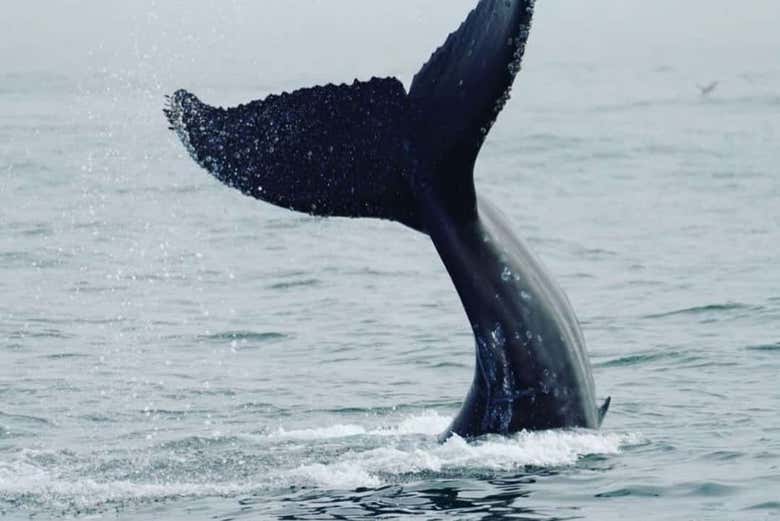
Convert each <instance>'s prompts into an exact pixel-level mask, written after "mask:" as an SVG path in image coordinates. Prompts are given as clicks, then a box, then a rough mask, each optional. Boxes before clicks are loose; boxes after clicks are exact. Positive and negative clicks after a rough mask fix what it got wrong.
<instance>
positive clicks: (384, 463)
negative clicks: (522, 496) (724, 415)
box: [287, 431, 641, 490]
mask: <svg viewBox="0 0 780 521" xmlns="http://www.w3.org/2000/svg"><path fill="white" fill-rule="evenodd" d="M640 442H641V439H640V437H639V436H637V435H629V434H615V433H598V432H589V431H547V432H523V433H520V434H517V435H515V436H512V437H497V436H495V437H488V438H486V439H484V440H482V441H479V442H474V443H469V442H467V441H466V440H464V439H463V438H460V437H458V436H454V437H452V438H450V439H449V440H448V441H447V442H446V443H443V444H430V445H415V444H412V445H411V446H402V445H398V446H385V447H378V448H375V449H371V450H367V451H363V452H353V451H350V452H348V453H346V454H345V455H344V456H342V457H341V458H339V459H337V460H336V461H333V462H329V463H316V464H306V465H301V466H299V467H297V468H295V469H293V470H291V471H289V472H287V476H288V477H289V478H290V480H291V481H293V482H296V483H298V484H299V485H301V484H304V485H308V486H312V487H317V488H326V489H333V490H343V489H354V488H361V487H364V488H376V487H380V486H385V485H388V484H390V483H392V482H395V481H397V480H398V479H397V478H399V477H403V476H404V475H407V476H408V475H415V474H425V473H435V474H439V473H448V474H449V473H458V474H473V473H475V472H476V473H479V472H503V471H517V470H521V469H525V468H527V467H536V468H550V467H565V466H571V465H574V464H576V463H577V462H578V461H579V460H580V459H581V458H583V457H585V456H593V455H602V456H608V455H617V454H620V452H621V450H622V449H623V448H624V447H626V446H630V445H636V444H638V443H640Z"/></svg>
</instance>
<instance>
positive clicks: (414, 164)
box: [165, 0, 609, 437]
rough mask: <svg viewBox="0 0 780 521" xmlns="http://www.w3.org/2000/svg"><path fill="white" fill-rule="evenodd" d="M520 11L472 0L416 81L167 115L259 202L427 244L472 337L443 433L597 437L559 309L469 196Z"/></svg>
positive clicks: (180, 99) (550, 284) (196, 149)
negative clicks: (397, 232) (463, 387)
mask: <svg viewBox="0 0 780 521" xmlns="http://www.w3.org/2000/svg"><path fill="white" fill-rule="evenodd" d="M532 15H533V0H482V1H480V2H478V4H477V6H476V8H475V9H474V10H473V11H472V12H471V13H470V14H469V16H468V18H467V19H466V21H465V22H464V23H463V24H462V25H461V26H460V28H459V29H458V30H457V31H456V32H454V33H452V34H451V35H450V36H449V37H448V38H447V41H446V42H445V44H444V45H443V46H442V47H440V48H439V49H438V50H436V52H435V53H434V54H433V56H432V57H431V59H430V60H429V61H428V62H427V63H426V64H425V65H424V66H423V67H422V69H421V70H420V71H419V72H418V73H417V75H416V76H415V78H414V80H413V82H412V85H411V88H410V90H409V92H408V93H407V92H405V90H404V87H403V85H402V84H401V82H400V81H398V80H397V79H395V78H385V79H378V78H373V79H371V80H370V81H366V82H359V81H355V82H354V83H353V84H351V85H326V86H321V87H313V88H307V89H301V90H298V91H295V92H293V93H284V94H281V95H278V96H276V95H273V96H269V97H267V98H265V99H264V100H258V101H253V102H251V103H247V104H245V105H240V106H238V107H234V108H228V109H223V108H216V107H211V106H209V105H206V104H204V103H203V102H201V101H200V100H199V99H198V98H196V97H195V96H194V95H193V94H190V93H189V92H186V91H183V90H180V91H178V92H176V93H175V94H173V96H172V97H170V98H169V99H168V106H167V107H166V108H165V114H166V116H167V117H168V120H169V122H170V124H171V128H172V130H174V131H175V132H176V133H177V134H178V135H179V137H180V138H181V140H182V142H183V143H184V145H185V146H186V147H187V150H188V151H189V152H190V154H191V155H192V157H193V158H194V159H195V161H196V162H197V163H198V164H200V165H201V166H202V167H203V168H205V169H206V170H208V171H209V172H211V173H212V174H213V175H214V176H215V177H217V178H218V179H219V180H220V181H222V182H223V183H225V184H227V185H229V186H231V187H233V188H236V189H238V190H240V191H241V192H243V193H244V194H246V195H249V196H252V197H255V198H257V199H260V200H263V201H266V202H269V203H272V204H275V205H278V206H282V207H284V208H289V209H291V210H296V211H300V212H306V213H309V214H312V215H320V216H338V217H373V218H381V219H390V220H394V221H398V222H400V223H403V224H405V225H406V226H409V227H411V228H413V229H416V230H418V231H420V232H423V233H426V234H428V235H429V236H430V237H431V239H432V241H433V243H434V245H435V246H436V248H437V251H438V252H439V254H440V255H441V257H442V260H443V262H444V264H445V266H446V268H447V270H448V272H449V274H450V276H451V277H452V280H453V282H454V284H455V287H456V289H457V290H458V293H459V296H460V298H461V301H462V302H463V305H464V308H465V310H466V314H467V316H468V318H469V321H470V323H471V326H472V329H473V331H474V335H475V339H476V347H477V349H476V351H477V357H476V371H475V377H474V383H473V385H472V388H471V391H470V392H469V395H468V397H467V398H466V400H465V402H464V404H463V408H462V409H461V412H460V414H459V415H458V416H457V417H456V419H455V420H454V421H453V424H452V426H451V427H450V429H449V430H448V431H447V433H445V436H447V435H449V434H451V433H456V434H459V435H461V436H465V437H473V436H478V435H481V434H486V433H500V434H509V433H512V432H516V431H518V430H522V429H546V428H562V427H563V428H566V427H586V428H595V427H598V426H599V425H600V423H601V420H602V418H603V416H604V414H605V413H606V410H607V407H608V405H609V401H607V403H606V404H605V405H604V406H603V407H602V408H601V409H597V407H596V402H595V394H594V393H595V391H594V384H593V379H592V376H591V369H590V362H589V360H588V356H587V352H586V350H585V344H584V340H583V337H582V333H581V331H580V328H579V325H578V323H577V320H576V317H575V316H574V313H573V311H572V309H571V306H570V305H569V302H568V299H567V298H566V296H565V295H564V294H563V292H562V291H561V290H560V289H559V288H558V286H557V285H556V284H555V282H554V281H553V280H552V279H551V278H550V277H549V276H548V275H547V273H546V271H545V270H544V268H543V267H542V265H541V263H540V262H539V261H538V260H537V259H536V258H535V257H534V256H533V254H531V252H530V251H529V250H528V249H527V248H526V247H525V245H524V244H523V243H522V242H521V241H520V240H519V239H517V238H516V237H515V236H514V235H513V234H512V233H511V232H510V228H509V226H508V225H507V224H506V223H505V222H504V220H503V218H502V217H501V215H500V213H499V212H498V211H497V210H496V209H494V208H493V207H492V205H490V203H489V202H488V201H486V200H484V199H482V198H478V197H477V194H476V191H475V187H474V178H473V170H474V163H475V161H476V158H477V155H478V153H479V151H480V148H481V147H482V144H483V142H484V140H485V138H486V136H487V134H488V132H489V131H490V129H491V127H492V126H493V123H494V122H495V120H496V117H497V116H498V114H499V113H500V111H501V109H502V108H503V107H504V105H505V104H506V102H507V100H508V99H509V92H510V89H511V87H512V84H513V82H514V78H515V75H516V74H517V72H518V71H519V70H520V63H521V60H522V57H523V54H524V52H525V46H526V41H527V39H528V34H529V30H530V27H531V18H532Z"/></svg>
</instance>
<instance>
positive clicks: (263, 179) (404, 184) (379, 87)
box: [164, 0, 534, 232]
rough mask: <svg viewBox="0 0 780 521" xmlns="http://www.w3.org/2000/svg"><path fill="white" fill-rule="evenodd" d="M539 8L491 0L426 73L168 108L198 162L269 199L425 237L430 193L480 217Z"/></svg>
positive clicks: (177, 99) (188, 101) (189, 101)
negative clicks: (503, 118)
mask: <svg viewBox="0 0 780 521" xmlns="http://www.w3.org/2000/svg"><path fill="white" fill-rule="evenodd" d="M533 5H534V1H533V0H481V1H480V2H479V3H478V5H477V6H476V8H475V9H474V10H473V11H472V12H471V13H470V14H469V15H468V17H467V19H466V21H465V22H464V23H463V24H462V25H461V26H460V28H459V29H458V30H457V31H456V32H454V33H452V34H451V35H450V36H449V37H448V38H447V40H446V42H445V43H444V45H443V46H442V47H440V48H439V49H438V50H437V51H436V52H435V53H434V54H433V56H432V57H431V59H430V60H429V61H428V62H427V63H426V64H425V65H424V66H423V67H422V69H421V70H420V71H419V72H418V73H417V75H416V76H415V77H414V80H413V82H412V85H411V88H410V90H409V93H408V94H407V93H406V92H405V90H404V87H403V85H402V84H401V82H400V81H398V80H397V79H395V78H386V79H378V78H373V79H371V80H370V81H368V82H358V81H355V82H354V83H353V84H352V85H339V86H335V85H326V86H322V87H313V88H307V89H301V90H298V91H295V92H293V93H284V94H281V95H279V96H276V95H272V96H269V97H267V98H266V99H264V100H258V101H253V102H251V103H248V104H245V105H240V106H238V107H234V108H229V109H223V108H215V107H211V106H208V105H206V104H204V103H202V102H201V101H200V100H198V98H196V97H195V96H194V95H193V94H190V93H188V92H186V91H183V90H180V91H178V92H176V93H175V94H174V95H173V96H172V97H170V98H169V100H168V106H167V107H166V108H165V109H164V112H165V114H166V116H167V117H168V120H169V122H170V124H171V129H172V130H174V131H176V133H177V134H178V135H179V137H180V138H181V140H182V142H183V143H184V145H185V146H186V148H187V150H188V151H189V152H190V155H192V157H193V159H195V161H196V162H197V163H198V164H200V165H201V166H202V167H204V168H205V169H206V170H208V171H209V172H211V173H212V174H213V175H214V176H215V177H217V178H218V179H219V180H221V181H222V182H224V183H225V184H227V185H229V186H231V187H233V188H236V189H238V190H240V191H241V192H243V193H244V194H246V195H250V196H252V197H255V198H257V199H261V200H263V201H266V202H269V203H272V204H275V205H277V206H282V207H285V208H289V209H291V210H295V211H300V212H305V213H309V214H313V215H320V216H338V217H374V218H381V219H390V220H394V221H398V222H401V223H403V224H405V225H407V226H409V227H411V228H414V229H416V230H419V231H422V232H425V217H424V215H422V213H423V212H421V211H420V207H419V201H420V200H421V199H422V197H421V195H420V194H421V192H426V191H427V192H434V193H435V194H436V197H437V199H439V200H441V201H443V202H444V205H445V206H446V207H447V208H448V211H449V212H450V213H452V214H454V215H463V216H469V215H473V214H474V213H475V212H476V194H475V190H474V180H473V166H474V162H475V160H476V157H477V154H478V153H479V150H480V148H481V146H482V143H483V142H484V140H485V137H486V135H487V133H488V131H489V130H490V128H491V127H492V125H493V123H494V121H495V119H496V117H497V116H498V113H499V112H500V111H501V109H502V108H503V106H504V104H505V103H506V100H507V99H508V97H509V90H510V89H511V86H512V83H513V81H514V77H515V75H516V74H517V72H518V71H519V68H520V61H521V59H522V56H523V53H524V51H525V44H526V40H527V38H528V33H529V29H530V24H531V18H532V14H533Z"/></svg>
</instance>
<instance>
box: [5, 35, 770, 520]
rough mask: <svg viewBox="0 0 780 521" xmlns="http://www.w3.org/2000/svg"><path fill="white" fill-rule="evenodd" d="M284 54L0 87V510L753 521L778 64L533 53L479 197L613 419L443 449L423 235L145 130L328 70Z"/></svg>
mask: <svg viewBox="0 0 780 521" xmlns="http://www.w3.org/2000/svg"><path fill="white" fill-rule="evenodd" d="M543 41H544V40H542V42H540V43H538V44H537V45H538V46H543ZM533 50H534V47H533V46H532V47H530V48H529V53H532V52H533ZM214 52H217V51H214ZM412 61H413V60H411V59H410V60H409V63H411V62H412ZM233 67H234V68H235V67H237V66H233ZM288 68H289V70H288V71H287V75H286V76H285V75H283V74H282V75H279V76H278V77H275V78H270V79H269V78H267V77H263V78H261V74H260V73H259V72H258V74H257V76H256V77H254V78H252V77H250V75H246V74H245V75H243V76H241V75H238V77H236V75H230V74H226V75H224V76H221V77H217V78H213V77H212V78H208V79H206V78H204V77H199V76H198V75H194V76H193V77H191V78H190V80H191V83H190V84H189V85H180V84H177V83H176V78H174V77H171V76H172V75H170V74H166V73H165V71H164V70H162V69H156V68H155V67H153V66H151V65H149V63H147V62H144V61H140V62H139V64H138V66H137V67H131V68H130V69H128V68H124V69H121V70H111V69H110V68H109V69H105V70H104V69H100V68H92V69H90V70H88V71H87V72H84V71H81V72H79V73H78V74H75V73H69V72H68V70H66V69H64V68H63V69H62V70H20V71H19V72H13V73H10V72H9V73H3V74H0V515H2V516H4V517H7V518H9V519H26V518H28V517H34V518H38V519H41V518H44V519H47V518H59V517H66V518H71V517H76V518H95V517H108V518H114V519H123V520H135V519H150V518H158V519H160V518H162V519H187V520H197V519H217V520H228V519H273V518H283V519H360V518H368V517H376V518H383V519H395V518H398V519H406V518H420V519H459V520H460V519H465V520H476V519H534V520H542V519H544V520H552V519H598V520H623V519H650V518H652V519H670V520H724V521H725V520H736V519H739V520H767V519H774V518H777V517H778V516H780V500H779V499H778V498H780V418H779V417H778V410H780V387H779V386H778V383H777V380H778V375H780V211H779V210H778V205H779V204H780V177H778V176H780V147H778V142H780V68H778V66H777V62H776V61H775V60H773V59H766V60H763V61H762V60H760V59H756V60H754V61H753V62H751V63H749V64H745V65H743V66H741V67H736V68H732V69H730V70H728V71H723V70H722V69H721V68H720V66H719V64H718V63H716V62H713V63H712V64H711V65H707V64H697V65H696V66H695V67H692V66H687V65H679V64H676V63H675V60H674V57H673V56H670V57H668V59H667V60H660V59H659V60H657V61H656V62H644V61H642V62H639V63H632V62H625V61H623V62H603V63H600V62H596V61H593V62H588V63H585V62H573V61H572V62H568V61H565V60H561V61H557V62H556V61H552V60H547V61H536V62H534V61H533V59H531V60H530V63H529V64H528V66H527V67H526V70H525V71H524V72H523V73H522V74H521V76H520V79H519V83H518V86H517V89H516V91H515V99H514V100H513V102H512V103H511V104H510V106H509V107H508V109H507V110H506V112H505V113H504V114H503V116H502V118H501V120H500V122H499V125H498V126H497V127H496V129H495V130H494V132H493V133H492V134H491V135H490V138H489V141H488V143H487V145H486V147H485V149H484V151H483V153H482V155H481V159H480V161H479V164H478V172H477V183H478V189H479V190H480V192H482V193H484V194H485V195H486V196H488V197H489V198H491V199H492V200H494V202H495V203H497V205H498V206H499V207H501V208H503V209H504V210H505V212H506V213H507V214H508V215H509V217H510V218H511V220H512V222H513V223H514V226H515V229H516V231H517V233H518V235H520V236H521V237H523V238H525V239H526V240H527V241H528V242H529V243H530V244H531V245H532V247H533V248H534V250H535V251H536V252H537V253H538V254H539V255H540V257H541V258H542V259H543V260H544V262H545V263H546V264H547V266H548V267H549V269H550V271H551V272H552V273H553V274H554V275H555V276H556V278H557V280H558V281H559V282H560V284H561V285H562V286H563V287H564V289H565V290H566V291H567V293H568V295H569V296H570V299H571V301H572V303H573V306H574V308H575V309H576V311H577V313H578V316H579V318H580V320H581V322H582V324H583V329H584V332H585V335H586V337H587V340H588V345H589V350H590V353H591V355H592V362H593V365H594V373H595V379H596V382H597V386H598V394H599V396H600V398H605V397H606V396H609V395H611V396H612V397H613V406H612V409H611V411H610V413H609V415H608V417H607V419H606V423H605V425H604V428H603V430H601V431H599V432H589V431H563V432H546V433H522V434H518V435H516V436H514V437H511V438H501V437H488V438H485V439H482V440H479V441H477V442H476V443H472V444H468V443H466V442H464V441H463V440H460V439H457V438H455V439H452V440H450V441H449V442H447V443H445V444H438V443H437V442H436V435H437V434H438V433H439V432H441V431H442V430H443V429H444V428H445V427H446V426H447V424H448V422H449V420H450V419H451V418H452V417H453V415H454V414H455V413H456V412H457V410H458V408H459V406H460V403H461V400H462V399H463V397H464V396H465V393H466V391H467V390H468V387H469V385H470V382H471V377H472V371H473V363H474V352H473V338H472V335H471V333H470V331H469V328H468V324H467V322H466V319H465V315H464V313H463V311H462V309H461V307H460V304H459V302H458V300H457V295H456V293H455V291H454V289H453V287H452V285H451V283H450V281H449V279H448V276H447V275H446V272H445V271H444V269H443V267H442V266H441V263H440V261H439V259H438V256H437V255H436V252H435V251H434V248H433V246H432V245H431V243H430V241H429V240H428V239H427V238H426V237H424V236H422V235H419V234H416V233H415V232H412V231H410V230H408V229H405V228H403V227H402V226H400V225H396V224H393V223H388V222H380V221H370V220H363V221H350V220H345V219H332V220H323V219H316V218H312V217H308V216H305V215H299V214H292V213H290V212H287V211H284V210H280V209H276V208H273V207H270V206H268V205H263V204H260V203H258V202H256V201H254V200H250V199H248V198H245V197H243V196H241V195H240V194H238V193H236V192H234V191H231V190H229V189H227V188H225V187H224V186H222V185H221V184H219V183H218V182H217V181H215V180H213V179H211V178H210V177H209V176H208V175H206V174H205V173H204V172H202V171H200V170H199V169H198V167H197V166H195V165H194V164H193V163H192V162H191V161H190V160H189V158H188V157H186V155H185V152H184V150H183V148H182V147H181V146H180V144H179V143H178V142H177V141H176V139H175V136H173V135H172V134H171V133H170V132H168V131H167V130H166V124H165V121H164V119H163V117H162V114H161V112H160V108H161V103H162V94H163V93H166V92H170V91H171V90H173V89H174V88H176V87H179V86H189V87H191V88H193V90H196V91H197V92H198V93H200V94H203V97H204V98H205V100H206V101H209V102H212V103H215V104H229V103H235V102H239V101H245V100H249V99H254V98H258V97H262V96H264V95H266V94H267V93H269V92H275V91H280V90H285V89H293V88H296V87H298V86H301V85H306V84H310V83H316V82H319V81H321V80H322V78H323V77H326V76H327V73H326V72H323V71H326V70H327V67H326V66H324V65H323V69H321V70H319V71H309V72H308V73H307V72H306V70H303V69H301V70H296V69H295V67H294V66H293V65H290V66H289V67H288ZM383 70H387V69H386V68H383V67H380V66H377V70H376V71H374V72H375V73H377V74H379V73H381V72H382V71H383ZM391 72H398V73H399V74H406V76H404V77H403V78H402V79H404V81H407V82H408V79H409V74H410V73H412V72H414V71H413V70H412V69H411V68H409V69H408V70H407V69H404V68H403V67H400V70H399V71H392V70H391ZM716 75H717V76H716ZM715 78H717V79H720V80H722V81H723V85H722V86H721V87H720V88H719V89H718V90H717V91H716V92H715V93H714V94H713V96H711V97H709V98H702V97H701V96H699V94H698V91H697V89H696V87H695V84H696V82H697V81H700V82H705V81H707V80H709V79H715ZM343 79H345V80H349V79H350V78H343Z"/></svg>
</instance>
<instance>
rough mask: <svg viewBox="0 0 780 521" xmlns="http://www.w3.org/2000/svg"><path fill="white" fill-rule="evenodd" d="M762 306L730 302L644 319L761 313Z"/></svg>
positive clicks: (678, 310)
mask: <svg viewBox="0 0 780 521" xmlns="http://www.w3.org/2000/svg"><path fill="white" fill-rule="evenodd" d="M762 309H763V308H762V307H761V306H752V305H749V304H742V303H740V302H728V303H725V304H709V305H705V306H694V307H690V308H684V309H677V310H674V311H666V312H662V313H654V314H650V315H645V316H643V317H642V318H645V319H656V318H668V317H675V316H680V315H703V314H718V313H729V312H731V311H761V310H762Z"/></svg>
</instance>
